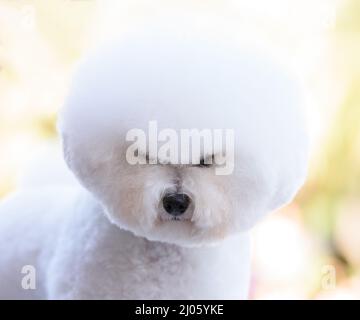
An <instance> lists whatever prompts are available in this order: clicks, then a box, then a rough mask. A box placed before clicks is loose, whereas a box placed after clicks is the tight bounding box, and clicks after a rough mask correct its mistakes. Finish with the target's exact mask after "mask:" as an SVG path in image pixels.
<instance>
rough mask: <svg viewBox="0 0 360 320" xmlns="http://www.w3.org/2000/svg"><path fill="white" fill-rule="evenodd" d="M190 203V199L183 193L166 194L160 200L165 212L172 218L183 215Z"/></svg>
mask: <svg viewBox="0 0 360 320" xmlns="http://www.w3.org/2000/svg"><path fill="white" fill-rule="evenodd" d="M190 203H191V199H190V197H189V196H188V195H187V194H185V193H167V194H165V195H164V197H163V199H162V204H163V207H164V209H165V211H166V212H167V213H168V214H170V215H172V216H174V217H178V216H181V215H182V214H184V213H185V212H186V210H187V209H188V208H189V206H190Z"/></svg>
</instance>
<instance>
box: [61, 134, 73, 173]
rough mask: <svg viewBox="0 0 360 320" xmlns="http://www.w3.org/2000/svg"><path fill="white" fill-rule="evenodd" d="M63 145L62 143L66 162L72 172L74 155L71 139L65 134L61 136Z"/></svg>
mask: <svg viewBox="0 0 360 320" xmlns="http://www.w3.org/2000/svg"><path fill="white" fill-rule="evenodd" d="M61 143H62V150H63V155H64V160H65V162H66V164H67V166H68V167H69V169H70V170H72V166H71V160H72V155H71V150H70V145H69V139H68V137H67V135H66V134H65V133H64V134H62V135H61Z"/></svg>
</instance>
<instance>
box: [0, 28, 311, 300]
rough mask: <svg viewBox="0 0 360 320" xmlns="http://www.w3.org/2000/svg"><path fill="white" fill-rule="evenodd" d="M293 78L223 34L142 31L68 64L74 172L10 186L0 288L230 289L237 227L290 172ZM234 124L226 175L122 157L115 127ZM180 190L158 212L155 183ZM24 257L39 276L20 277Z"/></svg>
mask: <svg viewBox="0 0 360 320" xmlns="http://www.w3.org/2000/svg"><path fill="white" fill-rule="evenodd" d="M300 103H301V99H300V97H299V92H298V89H297V85H296V84H295V82H294V81H293V79H292V78H291V77H290V76H289V75H288V74H287V72H285V71H284V70H283V68H281V67H280V66H279V65H278V64H277V63H275V62H273V61H272V60H271V59H270V58H267V57H266V55H263V54H259V53H256V52H254V51H251V50H244V49H243V48H241V47H240V46H237V45H234V44H233V43H231V42H229V43H227V42H226V41H224V42H221V41H220V42H219V41H216V42H211V41H210V40H209V39H203V40H202V39H199V38H196V37H191V35H190V34H187V35H186V36H184V35H183V34H181V33H180V34H177V35H171V36H169V35H167V34H166V32H158V31H157V32H150V31H149V32H148V33H145V34H142V35H141V36H135V35H132V36H129V37H125V38H123V39H121V40H118V41H113V42H112V43H110V44H109V45H107V46H104V47H103V48H101V49H99V50H96V51H95V52H94V53H92V54H91V55H89V57H88V58H87V59H85V61H84V62H83V63H82V64H81V65H80V66H79V68H78V71H77V73H76V75H75V77H74V81H73V85H72V88H71V90H70V94H69V97H68V99H67V102H66V106H65V108H64V110H63V112H62V113H61V117H60V124H59V128H60V132H61V135H62V137H63V145H64V151H65V159H66V162H67V164H68V166H69V167H70V169H71V170H72V171H73V173H74V174H75V175H76V177H77V179H78V180H79V181H80V183H81V184H82V187H83V188H82V187H74V188H73V189H71V188H67V189H65V190H64V189H57V188H54V187H50V186H48V187H46V188H44V189H37V190H32V191H26V192H25V191H23V192H19V193H18V194H16V195H14V196H13V197H11V198H9V199H8V200H6V201H5V202H4V203H3V204H2V205H1V207H0V252H1V256H0V283H1V284H2V285H1V286H0V297H5V298H10V297H16V298H60V299H84V298H104V299H114V298H119V299H132V298H133V299H139V298H142V299H151V298H154V299H164V298H169V299H197V298H198V299H222V298H224V299H225V298H229V299H237V298H245V297H246V296H247V290H248V284H249V261H250V257H249V242H248V230H249V229H250V228H251V227H252V226H253V225H254V224H255V223H256V222H257V221H258V220H259V218H260V217H262V216H264V214H265V213H267V212H269V211H272V210H274V209H276V208H278V207H279V206H281V205H284V204H285V203H287V202H289V201H290V200H291V199H292V198H293V196H294V195H295V193H296V192H297V190H298V189H299V188H300V186H301V185H302V184H303V182H304V179H305V175H306V168H307V139H306V135H305V132H304V126H303V121H302V117H301V114H300V112H299V105H300ZM151 120H157V121H158V125H159V128H160V129H161V128H173V129H175V130H180V129H183V128H189V129H191V128H199V129H202V128H209V129H216V128H225V129H227V128H230V129H234V131H235V163H234V172H233V174H231V175H227V176H219V175H215V174H214V168H213V167H211V168H199V167H195V166H174V165H138V166H136V165H135V166H132V165H129V164H128V163H127V161H126V159H125V154H126V148H127V147H128V143H127V142H126V141H125V135H126V132H127V131H128V130H130V129H132V128H140V129H143V130H144V131H146V128H147V125H148V122H149V121H151ZM171 188H181V190H183V191H184V192H186V193H187V194H189V195H190V196H191V199H192V201H193V205H194V208H193V212H192V213H191V218H190V219H184V220H180V221H173V220H171V219H163V218H162V216H161V214H164V213H163V212H161V210H160V209H159V208H160V207H161V205H160V204H161V198H162V196H163V194H164V191H165V190H168V189H171ZM23 265H34V266H35V267H36V270H37V284H38V289H37V290H35V291H26V290H23V289H21V277H22V276H23V275H21V273H20V270H21V267H22V266H23Z"/></svg>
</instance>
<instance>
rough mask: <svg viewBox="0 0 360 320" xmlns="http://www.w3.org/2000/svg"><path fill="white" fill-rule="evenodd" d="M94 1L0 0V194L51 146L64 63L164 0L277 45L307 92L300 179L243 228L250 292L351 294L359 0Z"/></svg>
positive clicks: (359, 213)
mask: <svg viewBox="0 0 360 320" xmlns="http://www.w3.org/2000/svg"><path fill="white" fill-rule="evenodd" d="M99 2H100V1H95V0H51V1H47V0H31V1H30V0H28V1H22V0H0V199H1V198H3V197H5V196H6V195H7V194H9V193H10V192H11V191H13V190H15V189H16V188H18V187H19V184H21V182H20V181H21V176H22V175H23V174H24V172H26V170H28V166H29V163H33V162H34V157H35V159H36V156H35V155H37V154H40V155H41V154H44V152H45V153H48V154H49V153H50V152H51V153H52V152H53V151H52V150H58V143H59V142H58V137H57V133H56V125H55V124H56V114H57V111H58V110H59V108H60V107H61V105H62V103H63V101H64V97H65V96H66V92H67V89H68V86H69V79H70V75H71V71H72V70H73V68H74V65H75V64H76V62H77V61H78V60H79V59H80V58H81V57H82V55H83V54H84V52H86V50H87V49H88V48H89V47H91V45H93V44H94V43H96V41H98V40H99V39H100V38H101V35H104V34H107V35H109V34H110V33H111V32H109V30H111V31H114V30H115V29H116V30H117V31H119V30H120V31H121V30H122V29H126V28H128V26H129V25H131V24H132V25H136V23H138V24H139V23H142V24H146V21H147V18H148V17H149V16H150V17H151V16H154V15H155V14H156V12H157V11H158V10H159V9H163V8H165V7H169V6H170V7H172V9H175V10H187V11H193V13H194V14H195V15H198V16H199V18H201V17H203V16H204V15H205V14H210V13H211V14H212V15H213V16H221V17H222V18H223V19H225V20H226V21H230V25H231V30H232V31H231V32H234V33H237V32H245V33H248V34H253V35H262V36H263V37H264V38H266V39H267V41H268V42H269V43H271V45H273V46H274V47H277V48H281V49H282V51H284V52H285V54H286V55H287V56H288V57H289V62H290V63H292V64H293V65H294V66H295V68H296V69H297V72H298V74H299V76H300V77H301V79H302V80H303V82H304V84H305V86H306V88H307V94H308V102H309V103H308V119H309V131H310V133H311V138H312V155H311V165H310V170H309V177H308V180H307V183H306V185H305V186H304V188H303V189H302V191H301V192H300V193H299V194H298V196H297V198H296V199H295V201H294V202H293V203H292V204H290V205H289V206H287V207H285V208H283V209H281V210H279V211H278V212H276V213H273V214H271V215H269V216H268V217H267V218H266V219H264V220H263V221H262V222H261V223H260V224H259V225H258V226H257V227H256V228H255V230H254V234H253V238H254V245H253V246H254V248H253V249H254V250H253V252H254V253H253V264H254V266H253V270H254V272H253V277H252V286H251V298H252V299H359V298H360V1H358V0H338V1H336V0H311V1H310V0H303V1H299V0H293V1H285V0H266V1H265V0H237V1H236V0H233V1H230V0H223V1H220V0H209V1H198V0H192V1H187V0H186V1H185V0H184V1H181V2H180V1H178V0H173V1H164V0H163V1H161V0H156V1H152V2H151V1H141V0H134V1H127V0H124V1H117V4H114V1H113V2H111V1H105V0H104V1H102V2H101V3H100V4H99ZM115 2H116V1H115ZM114 6H117V8H116V9H114ZM109 8H111V9H109ZM39 150H40V151H39ZM44 150H45V151H44ZM54 152H57V151H54ZM38 159H39V158H38ZM39 161H40V162H41V160H39ZM35 162H36V161H35ZM0 254H1V253H0Z"/></svg>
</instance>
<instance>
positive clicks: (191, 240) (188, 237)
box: [133, 217, 225, 247]
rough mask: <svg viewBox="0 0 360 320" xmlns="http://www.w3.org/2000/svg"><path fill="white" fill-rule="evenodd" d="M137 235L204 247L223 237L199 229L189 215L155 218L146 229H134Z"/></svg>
mask: <svg viewBox="0 0 360 320" xmlns="http://www.w3.org/2000/svg"><path fill="white" fill-rule="evenodd" d="M133 233H134V234H135V235H137V236H140V237H143V238H146V239H147V240H149V241H157V242H162V243H168V244H173V245H178V246H181V247H204V246H213V245H216V244H219V243H220V242H221V241H222V240H224V238H225V237H223V236H221V237H218V236H216V234H214V233H213V232H212V231H211V230H205V229H203V230H199V229H198V228H197V227H196V226H195V223H194V222H193V221H192V220H191V218H189V217H165V218H161V219H157V221H156V222H155V223H154V225H153V226H152V227H151V228H149V229H147V230H144V229H141V230H134V231H133Z"/></svg>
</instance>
